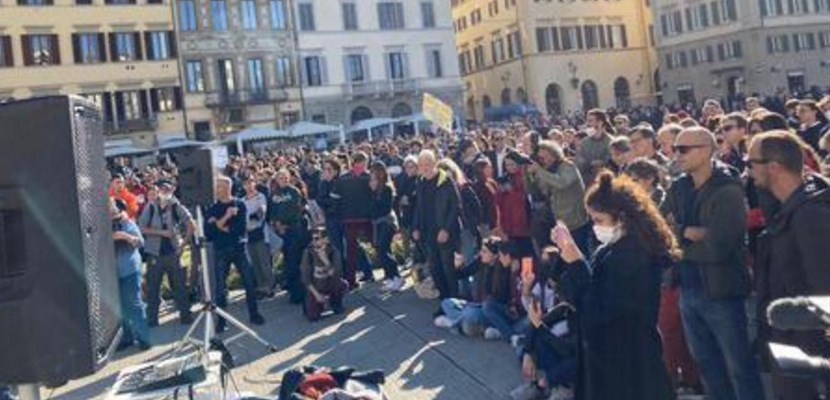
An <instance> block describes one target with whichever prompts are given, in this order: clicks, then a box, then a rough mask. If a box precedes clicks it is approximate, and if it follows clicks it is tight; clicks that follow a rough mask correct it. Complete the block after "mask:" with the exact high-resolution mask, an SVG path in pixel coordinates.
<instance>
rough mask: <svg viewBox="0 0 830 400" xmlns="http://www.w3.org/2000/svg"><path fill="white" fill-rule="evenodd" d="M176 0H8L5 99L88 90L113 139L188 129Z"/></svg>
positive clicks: (1, 79)
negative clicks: (173, 6) (174, 9)
mask: <svg viewBox="0 0 830 400" xmlns="http://www.w3.org/2000/svg"><path fill="white" fill-rule="evenodd" d="M169 1H170V0H18V1H11V0H3V1H2V2H0V101H9V100H13V99H25V98H29V97H36V96H47V95H58V94H81V95H84V96H86V97H88V98H90V99H92V100H93V101H95V102H96V103H97V104H98V105H99V106H100V107H101V109H102V111H103V113H104V120H105V136H106V139H107V140H117V139H131V140H133V141H134V142H135V144H138V145H154V144H156V143H157V142H158V141H159V139H160V137H164V136H165V135H171V136H182V135H184V133H185V125H184V116H183V113H182V111H181V110H182V106H183V99H182V92H181V87H180V84H179V70H178V68H179V64H178V47H177V43H176V42H177V41H176V35H175V33H174V26H173V19H172V9H171V4H170V2H169Z"/></svg>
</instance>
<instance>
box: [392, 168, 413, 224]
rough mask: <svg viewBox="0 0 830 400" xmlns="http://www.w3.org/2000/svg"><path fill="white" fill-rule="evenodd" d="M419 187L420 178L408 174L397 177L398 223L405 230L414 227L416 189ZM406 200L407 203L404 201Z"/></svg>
mask: <svg viewBox="0 0 830 400" xmlns="http://www.w3.org/2000/svg"><path fill="white" fill-rule="evenodd" d="M417 187H418V177H417V176H409V175H407V174H406V172H404V173H401V174H400V175H398V176H396V177H395V189H396V191H397V193H396V196H395V210H396V211H397V213H398V221H399V222H400V224H401V227H403V228H407V229H408V228H409V227H410V226H412V213H413V211H414V207H415V189H417ZM404 199H406V201H404Z"/></svg>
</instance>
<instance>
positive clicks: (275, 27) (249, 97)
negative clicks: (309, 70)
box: [175, 0, 302, 139]
mask: <svg viewBox="0 0 830 400" xmlns="http://www.w3.org/2000/svg"><path fill="white" fill-rule="evenodd" d="M177 5H178V6H177V7H176V10H175V11H176V21H177V29H178V31H179V34H180V36H181V68H182V86H183V88H184V89H185V93H186V95H185V105H186V107H187V119H188V124H189V128H190V129H189V131H191V132H193V134H194V136H195V137H196V138H197V139H208V138H210V137H211V136H212V134H214V135H215V134H218V135H220V136H221V134H223V133H227V132H233V131H238V130H241V129H244V128H247V127H250V126H266V127H273V128H282V127H285V126H288V125H290V124H292V123H294V122H296V121H298V120H299V119H300V117H301V112H302V103H301V101H300V89H299V83H300V82H299V79H298V75H297V72H296V71H297V68H296V62H297V59H296V51H295V49H296V36H295V35H294V33H293V21H292V14H291V4H290V1H289V0H177Z"/></svg>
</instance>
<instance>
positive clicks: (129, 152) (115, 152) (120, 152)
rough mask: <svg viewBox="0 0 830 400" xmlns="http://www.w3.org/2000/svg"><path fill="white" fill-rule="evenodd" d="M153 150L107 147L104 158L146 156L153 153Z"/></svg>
mask: <svg viewBox="0 0 830 400" xmlns="http://www.w3.org/2000/svg"><path fill="white" fill-rule="evenodd" d="M152 152H153V149H145V148H141V147H135V146H132V145H129V146H114V147H106V148H105V149H104V157H106V158H110V157H123V156H134V155H139V154H146V153H152Z"/></svg>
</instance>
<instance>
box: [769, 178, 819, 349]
mask: <svg viewBox="0 0 830 400" xmlns="http://www.w3.org/2000/svg"><path fill="white" fill-rule="evenodd" d="M758 242H759V246H758V258H757V260H758V261H757V265H756V289H757V293H758V300H759V304H758V313H759V320H760V321H764V324H763V327H762V329H761V336H762V338H763V339H769V340H770V341H774V342H778V343H785V344H791V345H795V346H798V347H801V348H802V349H804V350H805V351H806V352H807V353H808V354H811V355H815V354H823V355H825V356H828V355H830V354H828V350H830V346H828V343H827V342H825V341H824V340H823V334H822V332H794V331H779V330H771V329H770V328H769V326H768V325H767V324H766V309H767V306H768V305H769V303H770V302H772V301H774V300H777V299H780V298H784V297H794V296H818V295H823V296H827V295H830V257H828V255H827V245H828V244H830V182H828V181H826V180H825V179H824V178H821V177H818V176H814V177H813V178H812V179H811V180H810V182H808V183H807V184H805V185H803V186H801V187H800V188H799V189H798V190H797V191H796V192H795V193H793V194H792V195H791V196H790V198H789V199H787V201H786V202H784V204H783V205H782V206H781V209H780V211H779V212H778V213H776V214H775V216H774V217H773V218H772V219H771V220H770V221H769V223H768V225H767V228H766V229H765V230H764V232H763V233H762V234H761V235H760V236H759V238H758Z"/></svg>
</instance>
